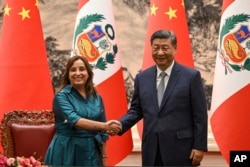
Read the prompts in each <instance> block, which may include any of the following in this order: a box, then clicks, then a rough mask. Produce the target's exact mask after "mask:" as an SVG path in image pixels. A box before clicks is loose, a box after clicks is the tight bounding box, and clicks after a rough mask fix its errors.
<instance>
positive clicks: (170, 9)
mask: <svg viewBox="0 0 250 167" xmlns="http://www.w3.org/2000/svg"><path fill="white" fill-rule="evenodd" d="M176 12H177V9H175V10H173V9H172V8H171V7H169V8H168V11H167V12H166V13H165V14H167V15H168V16H169V20H171V19H172V18H177V16H176Z"/></svg>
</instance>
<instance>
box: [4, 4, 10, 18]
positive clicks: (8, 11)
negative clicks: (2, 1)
mask: <svg viewBox="0 0 250 167" xmlns="http://www.w3.org/2000/svg"><path fill="white" fill-rule="evenodd" d="M10 10H11V8H10V7H9V5H8V4H7V5H6V6H5V8H4V15H5V16H9V15H10Z"/></svg>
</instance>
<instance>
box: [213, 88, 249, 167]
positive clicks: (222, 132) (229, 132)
mask: <svg viewBox="0 0 250 167" xmlns="http://www.w3.org/2000/svg"><path fill="white" fill-rule="evenodd" d="M249 92H250V84H248V85H247V86H246V87H244V88H242V89H241V90H239V91H238V92H237V93H235V94H234V95H233V96H232V97H230V98H228V99H227V100H226V101H224V102H223V103H222V104H221V105H220V106H219V107H218V109H217V110H216V111H215V112H214V114H213V115H212V117H211V127H212V130H213V133H214V134H216V135H215V136H214V138H215V140H216V141H217V143H219V145H218V146H219V148H220V150H221V153H222V155H223V156H224V157H225V159H226V161H227V162H228V163H229V161H230V159H229V153H230V150H250V142H249V141H250V135H249V132H250V121H249V120H248V118H249V117H250V112H249V99H248V98H247V97H248V95H249ZM218 118H219V119H218Z"/></svg>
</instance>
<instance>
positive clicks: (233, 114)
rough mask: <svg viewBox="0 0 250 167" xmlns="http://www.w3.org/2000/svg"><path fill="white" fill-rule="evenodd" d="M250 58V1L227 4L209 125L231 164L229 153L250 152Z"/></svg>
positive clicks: (218, 52) (222, 22) (222, 25)
mask: <svg viewBox="0 0 250 167" xmlns="http://www.w3.org/2000/svg"><path fill="white" fill-rule="evenodd" d="M249 56H250V10H249V0H224V1H223V6H222V17H221V26H220V32H219V40H218V51H217V57H216V68H215V75H214V85H213V94H212V104H211V112H212V113H211V119H210V121H211V127H212V131H213V134H214V138H215V140H216V142H217V144H218V147H219V149H220V151H221V153H222V155H223V156H224V158H225V160H226V161H227V162H228V163H229V162H230V159H229V155H230V151H233V150H234V151H239V150H250V135H249V132H250V121H249V118H250V110H249V94H250V84H249V83H250V57H249Z"/></svg>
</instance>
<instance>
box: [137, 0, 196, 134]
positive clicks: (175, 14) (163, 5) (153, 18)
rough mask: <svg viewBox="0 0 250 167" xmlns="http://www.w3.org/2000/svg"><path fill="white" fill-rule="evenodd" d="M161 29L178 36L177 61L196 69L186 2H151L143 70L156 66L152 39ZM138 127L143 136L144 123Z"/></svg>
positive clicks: (153, 0)
mask: <svg viewBox="0 0 250 167" xmlns="http://www.w3.org/2000/svg"><path fill="white" fill-rule="evenodd" d="M160 29H169V30H172V31H173V32H174V33H175V34H176V36H177V41H178V42H177V52H176V55H175V60H176V61H178V62H179V63H181V64H184V65H186V66H189V67H194V63H193V57H192V49H191V45H190V42H191V41H190V39H189V32H188V25H187V20H186V13H185V6H184V0H151V3H150V13H149V18H148V28H147V36H146V41H145V47H144V58H143V64H142V70H144V69H146V68H148V67H150V66H152V65H153V64H155V63H154V61H153V59H152V54H151V53H152V52H151V45H150V37H151V35H152V34H153V33H154V32H155V31H157V30H160ZM137 126H138V131H139V135H140V136H142V121H140V122H139V123H138V124H137Z"/></svg>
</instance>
